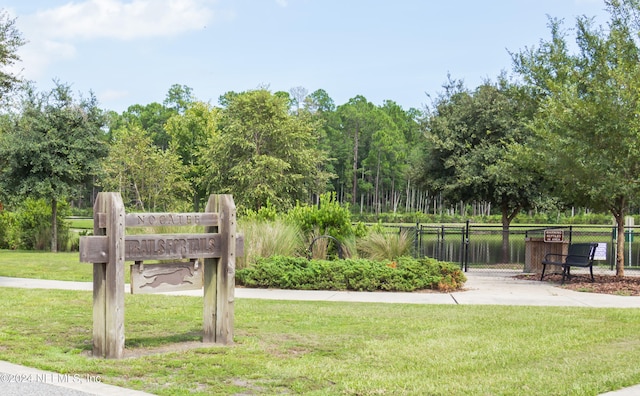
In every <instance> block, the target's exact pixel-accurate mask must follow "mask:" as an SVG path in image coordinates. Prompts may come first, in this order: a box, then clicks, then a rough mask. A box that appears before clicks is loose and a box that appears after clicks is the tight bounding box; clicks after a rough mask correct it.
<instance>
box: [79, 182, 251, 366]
mask: <svg viewBox="0 0 640 396" xmlns="http://www.w3.org/2000/svg"><path fill="white" fill-rule="evenodd" d="M93 221H94V226H93V231H94V236H88V237H82V238H80V261H81V262H85V263H93V355H94V356H99V357H106V358H115V359H118V358H122V357H123V355H124V340H125V338H124V262H125V261H134V262H135V264H134V265H133V266H132V270H131V292H132V293H153V292H156V293H157V292H165V291H174V290H189V289H201V288H204V308H203V321H204V332H203V338H202V341H203V342H215V343H221V344H232V343H233V319H234V307H233V304H234V290H235V263H236V256H237V255H238V254H241V252H242V250H243V239H242V236H240V235H236V208H235V204H234V202H233V197H232V196H231V195H211V196H210V197H209V202H208V204H207V207H206V209H205V213H132V214H125V210H124V205H123V204H122V198H121V197H120V194H118V193H113V192H103V193H99V194H98V197H97V199H96V203H95V205H94V214H93ZM192 225H196V226H204V227H206V228H205V231H206V233H204V234H171V235H168V234H158V235H131V236H125V227H157V226H192ZM177 259H189V261H188V262H184V261H178V262H176V261H169V262H168V263H167V262H165V260H177ZM144 260H162V261H163V263H162V264H148V265H144Z"/></svg>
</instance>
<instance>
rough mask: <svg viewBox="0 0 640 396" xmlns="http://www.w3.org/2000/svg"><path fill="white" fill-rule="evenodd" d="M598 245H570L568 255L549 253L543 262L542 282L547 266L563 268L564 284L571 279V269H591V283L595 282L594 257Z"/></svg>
mask: <svg viewBox="0 0 640 396" xmlns="http://www.w3.org/2000/svg"><path fill="white" fill-rule="evenodd" d="M596 247H598V244H597V243H572V244H570V245H569V249H568V251H567V254H558V253H548V254H547V255H546V256H545V257H544V260H542V275H541V276H540V280H542V278H544V272H545V270H546V268H547V265H551V266H557V267H562V283H563V284H564V281H565V280H566V279H567V278H570V277H571V267H581V268H589V272H590V273H591V282H593V281H595V279H594V277H593V256H594V255H595V253H596Z"/></svg>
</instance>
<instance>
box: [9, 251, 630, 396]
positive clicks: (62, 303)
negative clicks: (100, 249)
mask: <svg viewBox="0 0 640 396" xmlns="http://www.w3.org/2000/svg"><path fill="white" fill-rule="evenodd" d="M65 257H66V259H65ZM21 262H22V263H24V264H26V265H28V266H31V269H30V271H31V273H33V274H36V275H38V277H45V278H46V277H51V278H60V277H61V276H63V275H62V274H65V275H64V276H69V277H75V276H76V275H72V274H78V273H84V271H87V273H88V274H90V273H91V271H90V267H91V266H90V265H86V264H79V263H78V264H75V263H77V253H74V254H66V253H65V254H60V253H58V254H50V253H27V252H7V251H2V252H0V269H2V271H5V270H4V268H5V267H7V268H14V269H13V270H11V271H14V272H15V271H16V268H17V267H19V266H20V265H19V264H20V263H21ZM38 263H40V264H38ZM65 265H66V266H69V268H68V269H67V270H65V271H60V268H61V267H64V266H65ZM85 266H86V268H85ZM11 271H9V272H11ZM24 274H25V273H22V275H21V276H26V275H24ZM0 275H4V276H7V273H6V272H5V273H0ZM47 275H51V276H47ZM12 276H13V275H12ZM82 276H85V275H82ZM125 299H126V302H125V308H126V309H125V337H126V354H127V355H128V356H129V357H127V358H125V359H121V360H105V359H96V358H92V357H90V351H91V344H92V293H91V292H82V291H62V290H29V289H14V288H0V312H2V315H0V359H1V360H6V361H10V362H13V363H17V364H24V365H27V366H30V367H36V368H40V369H45V370H51V371H55V372H60V373H63V374H64V373H66V374H74V375H75V374H77V375H82V376H86V375H91V376H96V375H98V376H100V379H101V380H102V381H103V382H105V383H109V384H114V385H120V386H125V387H129V388H133V389H140V390H145V391H148V392H151V393H155V394H159V395H228V394H256V395H273V394H305V395H523V394H526V395H598V394H600V393H603V392H606V391H609V390H614V389H619V388H622V387H625V386H629V385H634V384H637V383H640V367H639V366H638V365H637V364H635V363H634V362H637V361H640V310H637V309H595V308H563V307H521V306H518V307H514V306H470V305H465V306H450V305H442V306H440V305H413V304H365V303H342V302H303V301H268V300H251V299H238V300H236V303H235V345H233V346H215V345H214V346H206V345H202V344H200V343H199V341H200V340H201V337H202V334H201V333H202V299H201V298H196V297H177V296H163V295H126V296H125ZM193 344H195V348H194V347H192V348H183V347H184V346H193Z"/></svg>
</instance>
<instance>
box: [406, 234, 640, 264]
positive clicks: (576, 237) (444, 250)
mask: <svg viewBox="0 0 640 396" xmlns="http://www.w3.org/2000/svg"><path fill="white" fill-rule="evenodd" d="M398 228H399V232H402V231H405V232H408V233H410V234H412V235H414V249H413V253H414V255H415V256H416V257H424V256H427V257H433V258H436V259H438V260H442V261H450V262H455V263H460V266H461V268H463V269H464V270H465V271H468V270H473V269H496V270H500V269H503V270H523V269H524V264H525V251H526V247H525V246H526V243H525V241H526V240H527V238H536V237H540V238H542V237H543V236H544V233H545V230H557V231H561V232H562V236H563V238H564V240H565V241H569V242H597V243H598V245H599V249H598V254H597V257H596V258H597V261H596V263H597V269H599V270H600V271H611V270H613V269H615V261H616V252H617V249H616V228H615V227H614V226H603V225H568V226H567V225H544V226H531V225H528V226H523V225H511V226H510V227H509V232H508V233H507V234H506V235H503V231H502V226H501V225H495V224H492V225H490V224H469V223H466V224H461V225H439V226H436V225H424V224H416V225H415V226H411V227H407V226H399V227H398ZM639 228H640V227H633V226H632V227H627V228H626V231H625V240H626V243H625V266H626V267H628V268H629V269H640V238H634V236H635V234H637V233H638V232H640V230H639Z"/></svg>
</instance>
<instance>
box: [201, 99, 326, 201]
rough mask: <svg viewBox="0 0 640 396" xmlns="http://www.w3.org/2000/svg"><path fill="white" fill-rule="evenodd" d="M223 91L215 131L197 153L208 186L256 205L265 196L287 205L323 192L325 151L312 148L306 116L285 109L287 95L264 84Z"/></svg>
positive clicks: (324, 183)
mask: <svg viewBox="0 0 640 396" xmlns="http://www.w3.org/2000/svg"><path fill="white" fill-rule="evenodd" d="M224 97H225V98H228V102H227V107H226V108H224V109H222V114H221V120H220V124H219V131H218V132H217V133H215V134H214V135H213V136H212V137H211V139H210V142H209V145H208V148H207V149H206V150H205V151H204V152H203V154H202V155H203V160H204V161H205V163H206V169H207V178H208V180H210V189H211V190H212V191H216V192H218V193H232V194H234V197H235V198H236V203H237V204H238V206H239V207H244V208H249V209H256V210H257V209H259V208H260V207H262V206H264V205H266V204H267V203H268V202H270V203H271V204H273V205H276V206H277V207H280V208H284V209H286V208H290V207H293V205H294V204H295V203H296V201H301V202H307V201H308V200H309V197H310V196H311V194H312V193H316V194H319V193H322V192H324V191H323V189H324V186H325V185H326V181H327V179H328V177H329V175H327V174H325V173H324V172H322V171H320V170H319V169H320V166H319V165H320V164H322V163H323V162H324V161H325V160H326V154H325V153H323V152H321V151H319V150H317V149H316V146H315V144H316V142H315V140H314V133H313V132H314V128H315V124H313V123H312V122H311V121H310V120H309V118H307V117H297V116H294V115H291V114H289V103H288V101H287V99H285V98H283V97H280V96H276V95H273V94H271V93H270V92H269V91H267V90H265V89H260V90H255V91H247V92H243V93H240V94H233V95H225V96H224ZM318 190H320V191H318Z"/></svg>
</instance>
